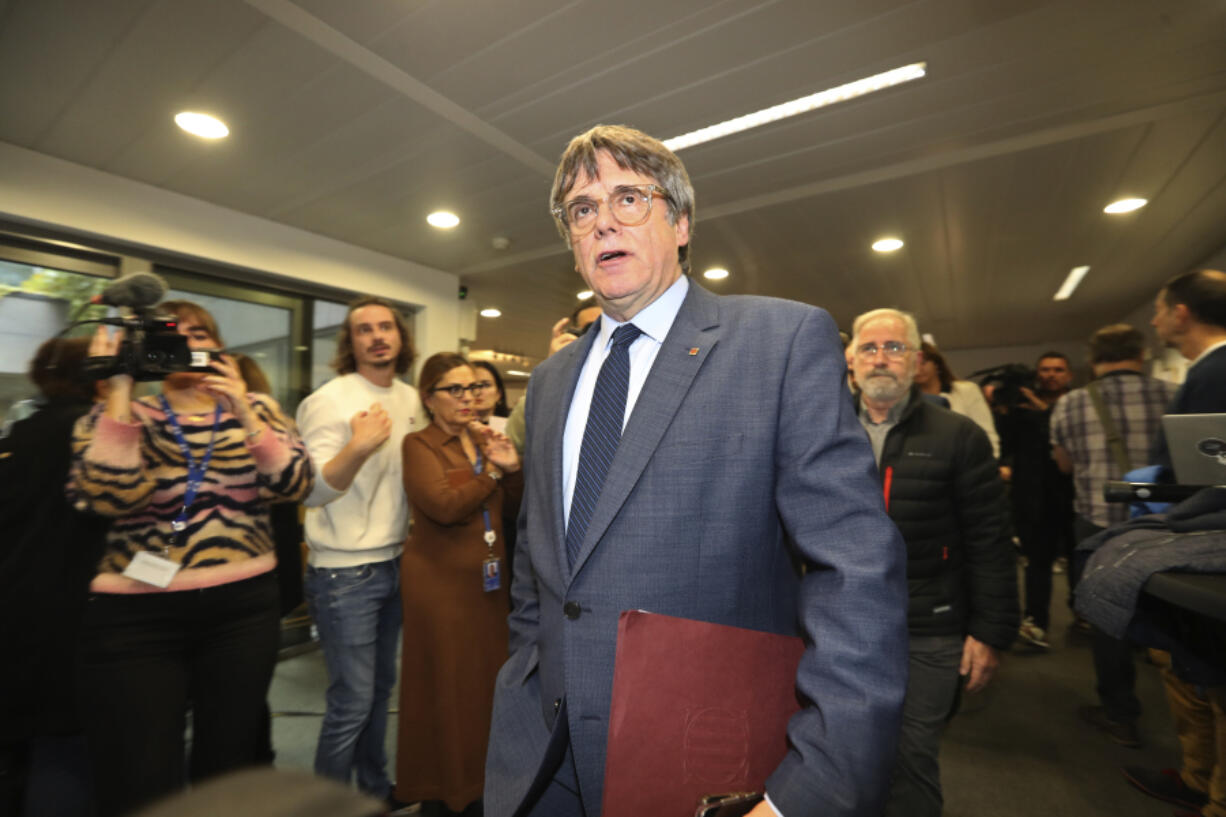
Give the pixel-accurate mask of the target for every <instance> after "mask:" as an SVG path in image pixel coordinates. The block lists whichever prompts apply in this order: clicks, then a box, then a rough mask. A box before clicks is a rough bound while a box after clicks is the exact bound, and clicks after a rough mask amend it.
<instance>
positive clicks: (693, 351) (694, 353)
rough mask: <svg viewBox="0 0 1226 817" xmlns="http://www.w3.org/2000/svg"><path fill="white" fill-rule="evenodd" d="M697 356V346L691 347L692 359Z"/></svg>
mask: <svg viewBox="0 0 1226 817" xmlns="http://www.w3.org/2000/svg"><path fill="white" fill-rule="evenodd" d="M696 354H698V347H697V346H691V347H690V357H693V356H694V355H696Z"/></svg>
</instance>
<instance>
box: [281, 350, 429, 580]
mask: <svg viewBox="0 0 1226 817" xmlns="http://www.w3.org/2000/svg"><path fill="white" fill-rule="evenodd" d="M372 403H379V404H381V405H382V406H383V409H384V410H385V411H386V412H387V414H388V416H389V417H390V418H391V421H392V433H391V436H390V437H388V439H387V440H386V441H385V442H384V443H383V445H381V446H379V447H378V448H377V449H375V451H374V453H372V454H371V455H370V457H369V458H368V459H367V460H366V462H364V463H362V467H361V468H359V469H358V473H357V474H356V475H355V476H354V478H353V482H352V483H351V484H350V486H349V489H348V490H345V491H338V490H336V489H335V488H333V487H332V486H331V485H329V484H328V483H327V481H326V480H325V479H324V477H323V467H324V466H325V465H327V464H328V463H329V462H331V461H332V458H333V457H335V456H336V455H337V454H338V453H340V450H341V449H342V448H344V447H345V446H346V445H347V444H348V442H349V440H350V438H351V437H352V436H353V430H352V429H351V428H350V426H349V420H350V419H351V418H352V417H353V415H355V414H357V413H358V412H359V411H365V410H367V409H369V408H370V406H371V404H372ZM422 416H423V415H422V410H421V401H420V400H418V397H417V390H416V389H414V388H413V387H412V386H410V385H409V384H407V383H405V382H404V381H402V380H394V381H392V385H391V386H388V387H383V386H376V385H375V384H374V383H371V382H370V381H369V380H367V379H366V378H365V377H363V376H362V375H360V374H358V373H357V372H351V373H350V374H345V375H341V376H340V377H337V378H335V379H333V380H329V381H328V382H327V383H325V384H324V385H322V386H320V387H319V388H318V389H316V390H315V392H314V393H313V394H311V396H309V397H307V399H305V400H303V401H302V404H301V405H300V406H298V428H299V431H300V432H301V434H302V439H303V442H305V443H306V447H307V451H308V452H310V454H311V462H312V464H313V465H314V468H315V485H314V487H313V488H312V489H311V495H310V496H308V497H307V498H306V500H305V501H304V503H303V504H305V505H306V506H307V511H306V521H305V523H304V528H305V534H306V541H307V545H308V546H309V547H310V554H309V556H308V559H307V561H308V562H309V563H310V564H311V565H312V566H314V567H356V566H358V565H364V564H372V563H375V562H385V561H387V560H389V559H394V558H395V557H396V556H398V555H400V552H401V549H402V546H403V543H404V540H405V537H406V536H407V535H408V532H409V506H408V502H407V501H406V499H405V495H404V483H403V480H402V478H401V474H402V472H403V465H402V459H401V453H400V446H401V442H402V441H403V440H404V436H405V435H406V434H408V433H409V432H411V431H417V430H418V429H420V428H422V427H423V420H422Z"/></svg>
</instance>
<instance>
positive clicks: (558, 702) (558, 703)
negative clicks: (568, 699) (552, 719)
mask: <svg viewBox="0 0 1226 817" xmlns="http://www.w3.org/2000/svg"><path fill="white" fill-rule="evenodd" d="M561 708H562V699H561V698H554V699H553V714H555V715H556V714H558V710H559V709H561Z"/></svg>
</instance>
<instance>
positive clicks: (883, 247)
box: [873, 237, 903, 252]
mask: <svg viewBox="0 0 1226 817" xmlns="http://www.w3.org/2000/svg"><path fill="white" fill-rule="evenodd" d="M902 246H903V243H902V239H901V238H893V237H891V238H879V239H877V240H876V241H874V242H873V249H874V250H876V251H877V252H894V251H895V250H900V249H902Z"/></svg>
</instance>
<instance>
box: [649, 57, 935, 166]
mask: <svg viewBox="0 0 1226 817" xmlns="http://www.w3.org/2000/svg"><path fill="white" fill-rule="evenodd" d="M927 72H928V63H926V62H914V63H911V64H910V65H904V66H903V67H902V68H895V69H894V70H892V71H885V72H883V73H880V74H874V75H873V76H871V77H865V78H864V79H858V80H855V81H854V82H848V83H846V84H844V85H839V86H838V87H835V88H827V89H826V90H825V91H818V92H817V93H816V94H810V95H808V96H802V97H800V98H799V99H793V100H792V101H791V102H782V103H780V104H778V105H772V106H771V107H769V108H763V109H762V110H760V111H754V112H753V113H748V114H745V115H744V116H738V117H736V118H735V119H728V120H726V121H724V122H719V123H717V124H715V125H709V126H707V127H705V128H700V129H698V130H696V131H690V132H689V133H683V134H682V135H680V136H674V137H673V138H672V139H665V140H664V146H665V147H667V148H668V149H669V150H681V149H682V148H688V147H693V146H694V145H701V144H702V143H703V142H710V141H711V140H713V139H722V138H723V137H725V136H731V135H732V134H734V133H740V132H741V131H746V130H749V129H750V128H757V127H760V126H762V125H767V124H770V123H771V122H778V121H779V120H780V119H787V118H788V117H789V116H796V115H798V114H802V113H808V112H809V111H815V110H817V109H818V108H824V107H826V106H827V105H833V104H835V103H836V102H846V101H847V100H849V99H855V98H856V97H858V96H864V95H865V94H871V93H873V92H874V91H881V90H884V89H886V88H890V87H893V86H895V85H901V84H902V83H904V82H910V81H911V80H913V79H919V78H920V77H922V76H924V74H926V73H927Z"/></svg>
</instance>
